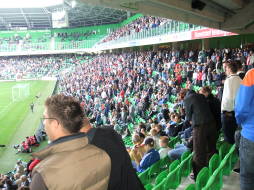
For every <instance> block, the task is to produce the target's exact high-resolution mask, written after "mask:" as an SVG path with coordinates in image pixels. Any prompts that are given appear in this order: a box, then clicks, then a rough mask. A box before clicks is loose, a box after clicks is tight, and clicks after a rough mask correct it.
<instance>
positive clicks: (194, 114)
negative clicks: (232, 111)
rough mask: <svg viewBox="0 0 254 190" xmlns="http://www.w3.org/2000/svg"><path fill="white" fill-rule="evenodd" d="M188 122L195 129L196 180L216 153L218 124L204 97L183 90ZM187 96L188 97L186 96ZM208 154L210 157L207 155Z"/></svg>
mask: <svg viewBox="0 0 254 190" xmlns="http://www.w3.org/2000/svg"><path fill="white" fill-rule="evenodd" d="M180 93H181V97H185V98H184V108H185V112H186V120H187V121H190V123H191V125H192V127H193V152H194V155H193V164H192V165H193V174H194V179H196V177H197V175H198V173H199V171H200V170H201V169H202V168H203V167H205V166H206V165H207V159H208V158H209V157H210V156H212V155H213V154H214V153H215V152H216V136H217V135H216V126H215V125H216V124H215V121H214V117H213V115H212V113H211V111H210V107H209V104H208V102H207V101H206V99H205V96H204V95H201V94H197V93H195V92H194V91H189V92H188V93H187V94H186V90H182V91H181V92H180ZM185 94H186V95H185ZM207 153H208V155H207Z"/></svg>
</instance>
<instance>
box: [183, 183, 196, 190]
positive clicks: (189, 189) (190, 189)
mask: <svg viewBox="0 0 254 190" xmlns="http://www.w3.org/2000/svg"><path fill="white" fill-rule="evenodd" d="M185 190H196V186H195V184H190V185H188V186H187V187H186V188H185Z"/></svg>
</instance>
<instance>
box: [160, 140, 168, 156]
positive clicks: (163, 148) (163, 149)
mask: <svg viewBox="0 0 254 190" xmlns="http://www.w3.org/2000/svg"><path fill="white" fill-rule="evenodd" d="M168 142H169V138H168V137H166V136H162V137H160V150H159V154H160V159H163V158H165V157H166V156H167V155H168V152H169V151H170V148H169V147H168Z"/></svg>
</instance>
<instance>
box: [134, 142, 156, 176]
mask: <svg viewBox="0 0 254 190" xmlns="http://www.w3.org/2000/svg"><path fill="white" fill-rule="evenodd" d="M144 145H145V150H146V154H145V155H144V156H143V158H142V160H141V161H140V164H139V166H138V169H137V171H138V172H143V171H145V170H146V169H147V168H149V167H150V166H151V165H153V164H154V163H155V162H157V161H159V160H160V154H159V152H158V151H157V150H155V149H154V146H155V142H154V140H153V138H152V137H147V138H146V139H145V140H144Z"/></svg>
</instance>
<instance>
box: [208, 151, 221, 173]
mask: <svg viewBox="0 0 254 190" xmlns="http://www.w3.org/2000/svg"><path fill="white" fill-rule="evenodd" d="M219 165H220V157H219V155H218V154H214V155H213V156H212V158H211V159H210V161H209V175H210V176H212V174H213V172H214V171H215V170H216V169H217V168H218V167H219Z"/></svg>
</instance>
